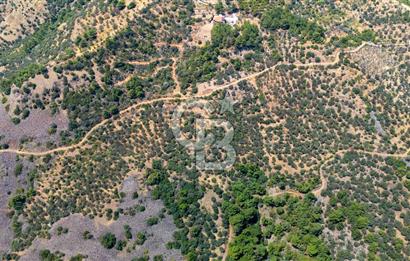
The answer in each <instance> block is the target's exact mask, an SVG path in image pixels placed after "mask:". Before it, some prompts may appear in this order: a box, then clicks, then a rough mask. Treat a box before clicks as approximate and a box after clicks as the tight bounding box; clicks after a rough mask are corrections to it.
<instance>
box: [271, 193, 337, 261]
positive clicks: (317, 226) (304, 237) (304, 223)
mask: <svg viewBox="0 0 410 261" xmlns="http://www.w3.org/2000/svg"><path fill="white" fill-rule="evenodd" d="M272 200H273V201H272ZM272 200H271V201H270V205H272V206H275V207H276V208H274V209H275V210H276V213H277V215H276V216H277V218H276V221H275V222H273V220H274V219H272V220H271V221H269V222H268V223H267V225H266V227H265V234H266V235H267V236H268V238H269V237H270V235H271V234H273V235H274V236H275V237H276V238H277V239H278V240H280V241H279V242H277V243H271V244H269V246H268V252H269V255H270V256H271V257H272V258H273V257H275V258H279V257H281V256H282V255H283V254H284V252H286V255H290V256H292V257H293V258H291V259H293V260H294V259H308V258H316V259H318V260H330V251H329V249H328V247H327V246H326V244H325V242H324V241H323V240H322V239H321V237H320V236H321V233H322V228H323V224H322V218H321V209H320V207H318V206H315V201H314V200H312V199H311V198H310V197H308V196H307V197H306V198H305V199H303V200H301V199H298V198H295V197H292V196H281V197H278V198H276V199H272ZM284 242H289V243H290V244H291V245H292V247H293V248H294V249H295V250H297V251H290V250H287V249H286V244H285V243H284Z"/></svg>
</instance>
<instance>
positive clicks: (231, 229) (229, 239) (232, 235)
mask: <svg viewBox="0 0 410 261" xmlns="http://www.w3.org/2000/svg"><path fill="white" fill-rule="evenodd" d="M234 236H235V234H234V232H233V227H232V225H231V224H229V229H228V241H227V242H226V247H225V253H224V256H223V257H222V260H223V261H225V260H226V259H227V258H228V252H229V244H230V243H231V242H232V240H233V238H234Z"/></svg>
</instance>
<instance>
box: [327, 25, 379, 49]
mask: <svg viewBox="0 0 410 261" xmlns="http://www.w3.org/2000/svg"><path fill="white" fill-rule="evenodd" d="M331 41H332V43H333V44H334V45H335V46H336V47H339V48H347V47H356V46H359V45H360V44H361V43H362V42H375V41H376V33H375V32H374V31H372V30H370V29H366V30H364V31H362V32H360V33H355V34H349V35H348V36H344V37H342V38H339V37H337V36H335V37H333V38H332V39H331Z"/></svg>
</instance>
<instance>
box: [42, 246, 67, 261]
mask: <svg viewBox="0 0 410 261" xmlns="http://www.w3.org/2000/svg"><path fill="white" fill-rule="evenodd" d="M62 256H63V255H62V254H61V253H58V252H56V253H52V252H51V251H50V250H48V249H43V250H40V252H39V257H40V260H41V261H62V260H63V259H62Z"/></svg>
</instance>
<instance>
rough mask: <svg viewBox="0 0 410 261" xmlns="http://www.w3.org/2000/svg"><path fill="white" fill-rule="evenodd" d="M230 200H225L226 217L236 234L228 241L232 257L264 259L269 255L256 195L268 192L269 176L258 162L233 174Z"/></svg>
mask: <svg viewBox="0 0 410 261" xmlns="http://www.w3.org/2000/svg"><path fill="white" fill-rule="evenodd" d="M231 175H232V176H233V177H234V178H235V182H233V183H232V185H231V186H230V188H229V190H228V193H229V194H231V195H230V198H229V200H228V199H227V200H225V201H224V202H223V203H222V210H223V212H222V213H223V215H224V218H225V220H228V221H229V226H231V227H232V229H233V231H234V233H235V237H234V239H233V241H232V242H231V243H230V244H229V252H228V255H229V259H230V260H263V259H265V258H266V256H267V252H266V247H265V246H264V244H263V236H262V231H261V227H260V223H259V211H258V203H259V199H258V197H257V195H259V196H260V195H264V194H265V189H266V188H265V187H266V181H267V178H266V176H265V174H264V173H263V172H262V171H261V170H260V169H259V168H258V167H256V166H255V165H251V164H247V165H240V166H238V167H237V168H236V171H234V173H232V174H231Z"/></svg>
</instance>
